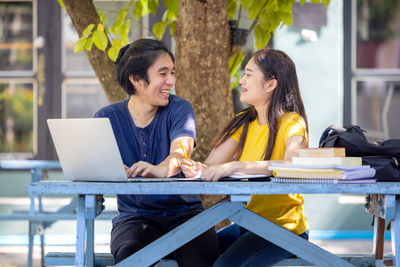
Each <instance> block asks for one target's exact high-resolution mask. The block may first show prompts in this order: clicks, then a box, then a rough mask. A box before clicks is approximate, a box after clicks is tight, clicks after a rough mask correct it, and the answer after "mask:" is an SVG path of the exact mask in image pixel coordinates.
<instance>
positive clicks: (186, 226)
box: [115, 201, 244, 267]
mask: <svg viewBox="0 0 400 267" xmlns="http://www.w3.org/2000/svg"><path fill="white" fill-rule="evenodd" d="M240 209H244V204H242V203H240V202H228V201H222V202H219V203H217V204H216V205H214V206H212V207H210V208H209V209H207V210H205V211H203V212H201V213H200V214H198V215H196V216H194V217H193V218H191V219H190V220H188V221H186V222H185V223H183V224H181V225H179V226H178V227H176V228H175V229H173V230H171V231H170V232H168V233H167V234H165V235H163V236H162V237H160V238H158V239H157V240H155V241H154V242H152V243H151V244H149V245H148V246H146V247H144V248H142V249H141V250H139V251H138V252H136V253H135V254H133V255H131V256H129V257H128V258H126V259H125V260H123V261H121V262H119V263H118V264H116V265H115V266H118V267H123V266H126V267H128V266H129V267H130V266H150V265H151V264H153V263H155V262H157V261H158V260H159V259H161V258H163V257H165V256H167V255H168V254H170V253H171V252H173V251H175V250H176V249H177V248H179V247H181V246H182V245H184V244H186V243H187V242H189V241H190V240H192V239H193V238H195V237H197V236H199V235H200V234H202V233H204V232H205V231H207V230H208V229H210V228H211V227H213V226H214V225H216V224H217V223H219V222H220V221H222V220H223V219H225V218H227V217H228V216H231V215H232V214H234V213H236V212H238V210H240Z"/></svg>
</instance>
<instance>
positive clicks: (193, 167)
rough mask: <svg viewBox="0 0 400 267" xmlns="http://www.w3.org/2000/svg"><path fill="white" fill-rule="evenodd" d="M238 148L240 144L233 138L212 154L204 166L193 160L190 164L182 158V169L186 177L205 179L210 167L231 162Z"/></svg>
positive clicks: (215, 149)
mask: <svg viewBox="0 0 400 267" xmlns="http://www.w3.org/2000/svg"><path fill="white" fill-rule="evenodd" d="M238 148H239V144H238V143H237V142H236V141H235V140H233V139H232V138H228V139H227V140H226V141H225V142H223V143H222V144H221V145H219V146H218V147H216V148H214V149H213V150H212V151H211V152H210V154H209V155H208V157H207V159H206V160H205V161H204V164H202V163H200V162H195V161H192V160H191V161H190V162H189V161H187V160H185V159H183V158H182V159H181V162H182V165H181V169H182V171H183V173H184V174H185V177H188V178H191V177H203V174H204V172H205V171H206V170H207V169H208V168H209V167H210V166H213V165H216V166H221V164H224V163H227V162H231V161H232V159H233V156H234V155H235V153H236V151H237V149H238ZM221 177H222V176H221Z"/></svg>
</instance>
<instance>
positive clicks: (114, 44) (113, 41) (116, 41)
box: [112, 39, 122, 48]
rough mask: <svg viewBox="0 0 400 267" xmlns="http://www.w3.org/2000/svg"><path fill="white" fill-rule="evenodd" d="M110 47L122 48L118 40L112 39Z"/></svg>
mask: <svg viewBox="0 0 400 267" xmlns="http://www.w3.org/2000/svg"><path fill="white" fill-rule="evenodd" d="M112 46H115V47H119V48H122V44H121V42H120V41H119V40H118V39H113V40H112Z"/></svg>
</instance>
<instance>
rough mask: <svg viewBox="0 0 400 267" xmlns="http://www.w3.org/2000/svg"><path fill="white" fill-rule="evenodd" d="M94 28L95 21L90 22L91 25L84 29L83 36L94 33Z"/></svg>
mask: <svg viewBox="0 0 400 267" xmlns="http://www.w3.org/2000/svg"><path fill="white" fill-rule="evenodd" d="M93 28H94V24H93V23H92V24H90V25H89V26H87V27H86V29H85V30H84V31H83V33H82V36H85V37H89V36H90V34H92V30H93Z"/></svg>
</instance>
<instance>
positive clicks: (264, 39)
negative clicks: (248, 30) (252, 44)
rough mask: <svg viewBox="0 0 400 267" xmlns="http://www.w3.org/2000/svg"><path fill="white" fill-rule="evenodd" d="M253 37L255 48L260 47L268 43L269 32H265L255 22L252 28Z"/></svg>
mask: <svg viewBox="0 0 400 267" xmlns="http://www.w3.org/2000/svg"><path fill="white" fill-rule="evenodd" d="M254 37H255V39H256V46H257V48H258V49H261V48H264V47H266V46H267V45H268V42H269V39H270V38H271V34H270V33H269V32H265V31H264V30H263V29H262V27H261V26H260V24H257V25H256V27H255V28H254Z"/></svg>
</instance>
